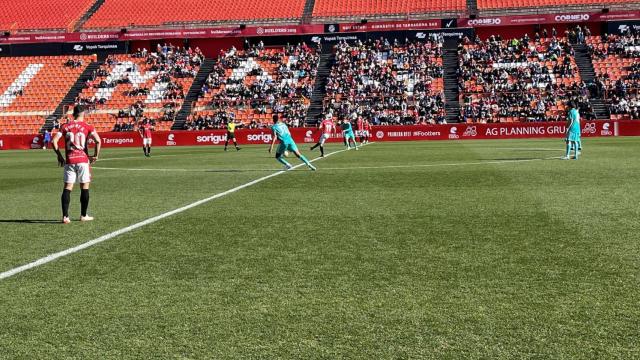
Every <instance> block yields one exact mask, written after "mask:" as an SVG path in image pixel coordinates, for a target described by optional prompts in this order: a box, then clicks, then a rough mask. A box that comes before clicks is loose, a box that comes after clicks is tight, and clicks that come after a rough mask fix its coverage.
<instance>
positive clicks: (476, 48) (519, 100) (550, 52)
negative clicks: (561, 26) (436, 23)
mask: <svg viewBox="0 0 640 360" xmlns="http://www.w3.org/2000/svg"><path fill="white" fill-rule="evenodd" d="M459 62H460V63H459V70H458V71H459V73H458V81H459V87H460V96H461V98H462V100H463V101H462V102H463V104H464V105H463V107H462V110H461V112H462V114H461V115H462V119H463V120H464V121H465V122H483V123H484V122H516V121H547V120H560V119H564V117H565V114H566V104H567V102H568V101H570V100H572V101H576V102H577V103H578V104H579V106H580V111H581V114H582V115H583V116H584V118H586V119H593V118H595V114H594V111H593V108H592V106H591V104H590V102H589V97H590V89H589V86H588V85H587V84H585V83H584V82H583V81H582V80H581V78H580V75H579V73H578V70H577V66H576V63H575V58H574V51H573V48H572V47H571V46H570V44H569V43H568V42H567V41H566V39H564V38H560V39H556V38H539V39H529V38H528V36H525V37H523V38H521V39H512V40H508V41H505V40H502V39H501V38H500V37H499V36H490V37H489V38H488V39H487V40H486V41H484V42H482V41H479V39H476V40H475V42H473V43H472V42H467V43H466V44H461V45H460V48H459Z"/></svg>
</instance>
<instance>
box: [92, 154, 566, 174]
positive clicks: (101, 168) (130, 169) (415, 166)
mask: <svg viewBox="0 0 640 360" xmlns="http://www.w3.org/2000/svg"><path fill="white" fill-rule="evenodd" d="M343 151H344V150H343ZM556 151H558V149H556ZM560 158H561V156H554V157H548V158H540V159H514V160H497V161H478V162H465V163H444V164H413V165H386V166H354V167H335V168H325V167H323V168H321V169H320V171H324V170H375V169H410V168H422V167H437V166H467V165H496V164H509V163H520V162H530V161H542V160H553V159H560ZM92 169H98V170H121V171H160V172H198V173H200V172H215V171H220V172H223V171H234V170H233V169H209V170H196V169H154V168H149V169H136V168H114V167H96V166H94V167H92ZM236 171H237V170H236ZM242 171H274V170H273V169H243V170H242Z"/></svg>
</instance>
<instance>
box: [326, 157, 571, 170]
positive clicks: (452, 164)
mask: <svg viewBox="0 0 640 360" xmlns="http://www.w3.org/2000/svg"><path fill="white" fill-rule="evenodd" d="M561 158H562V156H554V157H548V158H540V159H516V160H498V161H478V162H466V163H448V164H415V165H387V166H359V167H341V168H322V170H366V169H402V168H420V167H437V166H467V165H496V164H510V163H520V162H531V161H542V160H553V159H561Z"/></svg>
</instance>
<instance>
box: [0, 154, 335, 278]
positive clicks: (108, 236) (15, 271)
mask: <svg viewBox="0 0 640 360" xmlns="http://www.w3.org/2000/svg"><path fill="white" fill-rule="evenodd" d="M345 151H346V150H345V149H343V150H337V151H334V152H331V153H328V154H327V155H325V157H324V158H327V157H329V156H331V155H335V154H339V153H341V152H345ZM324 158H315V159H313V160H311V162H314V161H317V160H320V159H324ZM302 166H306V165H305V164H304V163H303V164H298V165H296V166H294V167H292V169H296V168H299V167H302ZM285 173H287V171H285V170H280V171H278V172H275V173H272V174H269V175H267V176H263V177H261V178H259V179H256V180H253V181H250V182H248V183H246V184H243V185H240V186H237V187H235V188H233V189H230V190H227V191H224V192H221V193H218V194H215V195H213V196H210V197H208V198H205V199H202V200H198V201H196V202H194V203H191V204H189V205H185V206H183V207H181V208H178V209H174V210H171V211H169V212H166V213H164V214H160V215H158V216H154V217H152V218H149V219H147V220H144V221H141V222H139V223H136V224H133V225H130V226H127V227H125V228H122V229H120V230H116V231H114V232H111V233H109V234H106V235H103V236H100V237H99V238H97V239H93V240H91V241H87V242H85V243H83V244H80V245H78V246H74V247H72V248H69V249H66V250H63V251H60V252H57V253H54V254H51V255H48V256H45V257H43V258H40V259H38V260H36V261H33V262H30V263H28V264H25V265H22V266H18V267H16V268H14V269H11V270H7V271H5V272H2V273H0V280H3V279H6V278H9V277H12V276H14V275H17V274H19V273H21V272H24V271H27V270H30V269H33V268H36V267H38V266H42V265H45V264H48V263H50V262H52V261H54V260H57V259H59V258H61V257H65V256H68V255H71V254H74V253H77V252H79V251H82V250H84V249H87V248H90V247H92V246H94V245H97V244H100V243H102V242H105V241H107V240H110V239H113V238H115V237H117V236H120V235H122V234H126V233H128V232H131V231H133V230H136V229H139V228H141V227H143V226H147V225H150V224H153V223H155V222H158V221H160V220H162V219H166V218H168V217H170V216H172V215H175V214H179V213H182V212H185V211H187V210H190V209H193V208H194V207H197V206H200V205H202V204H205V203H208V202H210V201H212V200H215V199H219V198H221V197H224V196H227V195H229V194H233V193H234V192H237V191H240V190H242V189H245V188H248V187H250V186H253V185H255V184H258V183H261V182H263V181H265V180H268V179H271V178H273V177H276V176H279V175H282V174H285Z"/></svg>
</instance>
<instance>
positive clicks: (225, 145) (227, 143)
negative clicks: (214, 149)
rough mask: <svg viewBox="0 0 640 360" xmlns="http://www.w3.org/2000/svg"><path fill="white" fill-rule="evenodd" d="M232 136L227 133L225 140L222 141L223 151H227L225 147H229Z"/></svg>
mask: <svg viewBox="0 0 640 360" xmlns="http://www.w3.org/2000/svg"><path fill="white" fill-rule="evenodd" d="M232 137H233V136H232V135H231V133H227V139H226V140H225V141H224V151H227V146H229V140H231V138H232Z"/></svg>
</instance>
